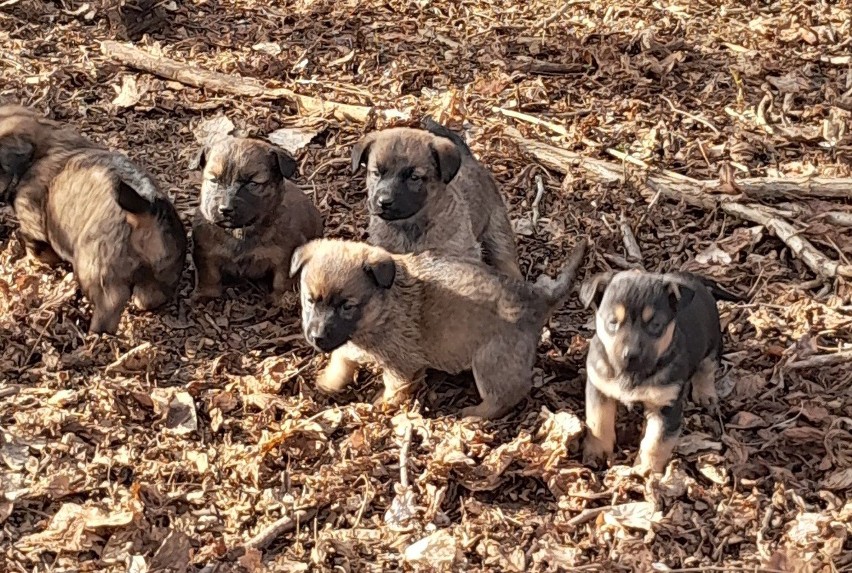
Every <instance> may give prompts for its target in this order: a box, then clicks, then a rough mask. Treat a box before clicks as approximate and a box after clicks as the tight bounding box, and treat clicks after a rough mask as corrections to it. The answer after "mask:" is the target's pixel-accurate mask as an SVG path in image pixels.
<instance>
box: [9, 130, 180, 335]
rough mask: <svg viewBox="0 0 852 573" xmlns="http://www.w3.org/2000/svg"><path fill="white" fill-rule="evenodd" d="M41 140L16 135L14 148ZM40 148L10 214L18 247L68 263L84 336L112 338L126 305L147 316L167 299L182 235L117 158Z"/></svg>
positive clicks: (170, 214) (160, 198) (144, 181)
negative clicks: (85, 318) (84, 318)
mask: <svg viewBox="0 0 852 573" xmlns="http://www.w3.org/2000/svg"><path fill="white" fill-rule="evenodd" d="M20 125H22V126H26V125H30V126H31V125H32V124H27V123H22V124H20ZM43 134H44V132H43V131H39V130H35V131H29V130H28V129H26V130H24V131H23V132H21V131H18V132H17V134H16V137H17V142H18V143H20V142H24V147H25V148H29V149H32V150H42V149H45V147H46V146H45V143H44V142H43V141H41V140H39V139H38V137H39V136H41V135H43ZM16 145H17V144H16ZM60 147H62V146H60ZM65 147H67V146H65ZM47 148H48V149H49V152H48V154H47V155H40V154H39V153H35V152H33V153H32V154H31V155H30V158H29V159H28V160H27V161H25V162H24V164H23V168H22V169H20V170H19V172H20V173H21V175H20V183H19V184H18V188H17V197H16V199H15V213H16V214H17V216H18V220H19V221H20V224H21V234H22V235H23V238H24V243H25V244H26V245H28V250H30V249H35V251H31V252H32V253H33V254H34V255H36V256H39V254H41V255H43V257H42V258H47V259H48V260H49V259H53V258H56V259H60V260H64V261H68V262H70V263H71V264H72V266H73V268H74V274H75V276H76V278H77V281H78V282H79V283H80V286H81V288H82V290H83V293H84V294H85V295H86V296H87V297H88V298H89V300H90V301H91V302H92V304H93V306H94V315H93V317H92V322H91V325H90V327H89V330H90V332H93V333H115V332H116V330H117V329H118V323H119V320H120V319H121V314H122V311H123V310H124V307H125V305H126V304H127V302H128V301H129V300H130V298H131V297H132V298H133V299H134V302H135V303H136V305H137V306H138V307H139V308H141V309H143V310H147V309H152V308H155V307H157V306H160V305H162V304H163V303H165V302H166V301H167V300H168V299H170V298H171V297H173V296H174V294H175V291H176V289H177V285H178V282H179V280H180V275H181V272H182V270H183V267H184V264H185V261H186V253H185V251H186V231H185V230H184V227H183V225H182V224H181V221H180V219H179V218H178V214H177V212H176V211H175V208H174V207H173V206H172V204H171V202H170V201H169V199H168V198H167V197H166V195H165V194H163V193H162V192H160V191H159V190H158V189H157V186H156V184H155V182H154V180H153V179H152V178H151V177H150V176H149V175H147V174H146V173H144V172H143V171H142V170H141V169H139V167H137V166H136V165H134V164H133V163H132V162H130V160H129V159H128V158H127V157H125V156H124V155H122V154H119V153H114V152H110V151H106V150H102V149H94V148H89V149H86V148H82V149H74V150H68V149H67V148H66V149H57V148H56V147H52V148H51V147H49V146H48V147H47ZM15 149H20V147H13V150H15ZM7 152H9V149H8V148H4V147H3V146H2V145H0V154H2V153H7ZM39 249H41V253H39Z"/></svg>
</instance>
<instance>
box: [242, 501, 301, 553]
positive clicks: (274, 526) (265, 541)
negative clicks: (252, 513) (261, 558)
mask: <svg viewBox="0 0 852 573" xmlns="http://www.w3.org/2000/svg"><path fill="white" fill-rule="evenodd" d="M316 513H317V510H316V508H308V509H299V510H297V511H295V512H293V513H292V514H291V515H287V516H284V517H282V518H280V519H277V520H275V521H273V522H272V523H271V524H269V525H268V526H267V527H264V528H263V529H262V530H260V532H259V533H258V534H257V535H255V536H254V537H252V538H251V539H249V540H248V541H246V542H245V543H244V544H243V546H244V547H245V548H246V549H263V548H265V547H266V546H268V545H269V544H270V543H272V542H273V541H275V540H276V539H277V538H278V537H280V536H282V535H284V534H285V533H290V532H291V531H293V530H295V529H296V527H297V526H298V524H300V523H304V522H305V521H308V520H309V519H311V518H312V517H313V516H314V515H316Z"/></svg>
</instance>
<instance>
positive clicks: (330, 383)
mask: <svg viewBox="0 0 852 573" xmlns="http://www.w3.org/2000/svg"><path fill="white" fill-rule="evenodd" d="M344 374H349V373H348V372H340V370H339V369H335V368H332V367H327V368H325V369H324V370H323V371H322V372H320V374H319V376H317V388H319V389H320V390H321V391H323V392H325V393H326V394H337V393H339V392H341V391H342V390H343V389H344V388H346V386H347V385H348V384H349V383H350V382H352V379H353V376H351V375H349V376H345V375H344Z"/></svg>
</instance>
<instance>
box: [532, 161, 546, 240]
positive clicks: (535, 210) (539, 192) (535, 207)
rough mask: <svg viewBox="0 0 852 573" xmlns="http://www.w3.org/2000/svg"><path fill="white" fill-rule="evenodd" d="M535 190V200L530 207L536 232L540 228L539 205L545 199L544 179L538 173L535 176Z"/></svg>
mask: <svg viewBox="0 0 852 573" xmlns="http://www.w3.org/2000/svg"><path fill="white" fill-rule="evenodd" d="M535 189H536V191H535V198H534V199H533V202H532V205H531V206H530V208H531V209H532V225H533V229H534V230H535V229H536V227H538V220H539V218H540V217H541V211H540V207H539V205H541V200H542V198H543V197H544V179H542V177H541V174H540V173H537V174H536V176H535Z"/></svg>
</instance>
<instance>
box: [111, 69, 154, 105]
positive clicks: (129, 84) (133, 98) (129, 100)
mask: <svg viewBox="0 0 852 573" xmlns="http://www.w3.org/2000/svg"><path fill="white" fill-rule="evenodd" d="M113 87H114V88H115V93H117V94H118V95H117V96H116V97H115V99H113V100H112V105H114V106H117V107H133V106H134V105H136V104H137V103H139V101H140V100H141V99H142V96H144V95H145V92H147V91H148V90H147V89H140V88H139V86H138V85H137V84H136V77H135V76H130V75H126V76H124V77H122V78H121V87H118V86H113Z"/></svg>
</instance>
